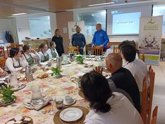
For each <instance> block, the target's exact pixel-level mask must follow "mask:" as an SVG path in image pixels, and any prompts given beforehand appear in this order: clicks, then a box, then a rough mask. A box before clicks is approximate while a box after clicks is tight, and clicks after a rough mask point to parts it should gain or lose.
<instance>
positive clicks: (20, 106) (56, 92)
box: [0, 58, 104, 124]
mask: <svg viewBox="0 0 165 124" xmlns="http://www.w3.org/2000/svg"><path fill="white" fill-rule="evenodd" d="M84 63H85V64H78V63H77V62H76V61H73V62H70V63H68V64H64V65H62V66H61V71H62V72H61V74H62V77H60V78H56V77H54V76H51V68H52V67H56V61H54V60H52V61H51V65H49V66H46V65H44V67H43V66H38V65H34V68H35V69H36V71H35V72H34V73H33V78H34V80H32V81H30V82H28V81H25V80H20V83H24V84H26V87H25V88H23V89H21V90H18V91H17V92H15V93H14V95H15V96H16V101H15V103H13V104H11V105H8V106H5V107H0V124H5V123H6V122H7V121H8V120H10V119H12V118H14V117H15V116H17V115H21V116H28V117H30V118H32V120H33V124H54V121H53V118H54V115H55V114H56V113H57V112H58V111H59V110H58V109H57V108H56V106H55V105H54V104H48V105H47V106H45V107H43V108H42V109H40V110H31V109H28V108H26V107H25V105H24V102H25V101H27V100H30V99H31V96H32V91H31V87H32V86H33V85H35V86H36V85H37V86H38V87H40V89H41V92H42V95H43V97H49V98H55V97H57V96H60V97H62V98H65V96H71V97H72V98H74V99H75V100H76V103H75V104H74V105H73V106H81V107H85V108H87V109H89V103H88V102H87V101H86V100H85V99H84V98H83V97H82V96H81V95H80V94H79V90H80V89H79V84H78V81H76V80H74V79H76V78H78V77H80V76H82V75H83V74H85V73H87V72H90V71H91V70H93V68H94V67H95V66H99V65H103V63H104V61H100V59H99V61H97V58H95V59H85V60H84ZM86 65H89V66H86ZM45 73H47V74H48V77H47V78H43V79H40V78H38V76H39V75H42V74H45ZM17 75H18V76H19V77H21V78H24V76H25V74H24V73H22V72H21V73H18V74H17ZM52 111H53V112H52Z"/></svg>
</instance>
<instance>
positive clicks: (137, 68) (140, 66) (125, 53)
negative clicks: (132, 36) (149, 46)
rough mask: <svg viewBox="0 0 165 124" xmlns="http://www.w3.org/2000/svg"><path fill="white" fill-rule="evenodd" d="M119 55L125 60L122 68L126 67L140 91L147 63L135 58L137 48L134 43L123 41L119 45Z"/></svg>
mask: <svg viewBox="0 0 165 124" xmlns="http://www.w3.org/2000/svg"><path fill="white" fill-rule="evenodd" d="M119 49H120V54H121V57H122V58H123V59H124V60H125V64H124V65H123V67H124V68H126V69H128V70H129V71H130V72H131V74H132V75H133V77H134V78H135V80H136V83H137V85H138V88H139V91H140V92H142V87H143V80H144V77H145V76H146V75H147V65H146V64H145V63H144V62H143V61H142V60H140V59H136V54H137V49H136V47H135V46H134V45H131V44H129V43H128V41H127V42H123V43H121V44H120V45H119Z"/></svg>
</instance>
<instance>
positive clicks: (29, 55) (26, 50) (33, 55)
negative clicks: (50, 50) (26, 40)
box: [22, 45, 38, 65]
mask: <svg viewBox="0 0 165 124" xmlns="http://www.w3.org/2000/svg"><path fill="white" fill-rule="evenodd" d="M22 54H23V58H24V59H25V60H26V61H27V62H28V64H29V65H33V64H35V63H36V61H37V59H38V55H37V52H36V51H34V50H31V48H30V46H29V45H24V46H23V53H22Z"/></svg>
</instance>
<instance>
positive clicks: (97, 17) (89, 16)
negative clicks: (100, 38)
mask: <svg viewBox="0 0 165 124" xmlns="http://www.w3.org/2000/svg"><path fill="white" fill-rule="evenodd" d="M76 20H77V21H84V23H85V30H86V31H85V33H86V34H85V35H87V36H93V34H94V32H95V31H96V24H97V23H100V24H102V29H103V30H106V10H99V11H91V12H90V11H89V12H78V13H77V16H76Z"/></svg>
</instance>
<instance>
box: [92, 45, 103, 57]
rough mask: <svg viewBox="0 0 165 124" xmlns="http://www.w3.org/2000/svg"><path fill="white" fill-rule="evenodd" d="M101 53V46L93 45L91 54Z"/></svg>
mask: <svg viewBox="0 0 165 124" xmlns="http://www.w3.org/2000/svg"><path fill="white" fill-rule="evenodd" d="M102 54H103V47H100V46H94V47H93V55H102Z"/></svg>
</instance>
